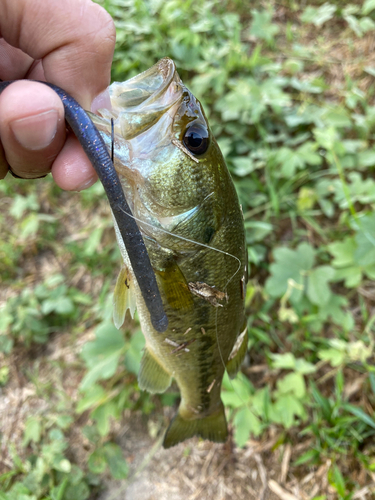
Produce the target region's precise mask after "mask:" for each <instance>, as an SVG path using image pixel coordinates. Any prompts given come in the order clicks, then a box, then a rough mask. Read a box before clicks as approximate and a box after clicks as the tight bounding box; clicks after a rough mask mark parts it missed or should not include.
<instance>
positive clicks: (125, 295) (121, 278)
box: [113, 267, 136, 328]
mask: <svg viewBox="0 0 375 500" xmlns="http://www.w3.org/2000/svg"><path fill="white" fill-rule="evenodd" d="M128 309H129V311H130V314H131V317H132V318H133V316H134V311H135V309H136V302H135V289H134V281H133V278H132V276H131V274H130V273H129V271H128V269H127V268H126V267H123V268H122V269H121V271H120V273H119V275H118V278H117V282H116V286H115V291H114V294H113V322H114V324H115V327H116V328H121V326H122V325H123V323H124V321H125V314H126V311H127V310H128Z"/></svg>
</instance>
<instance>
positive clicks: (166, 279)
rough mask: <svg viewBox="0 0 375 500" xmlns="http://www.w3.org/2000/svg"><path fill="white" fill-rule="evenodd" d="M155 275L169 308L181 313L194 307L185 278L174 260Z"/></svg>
mask: <svg viewBox="0 0 375 500" xmlns="http://www.w3.org/2000/svg"><path fill="white" fill-rule="evenodd" d="M156 275H157V277H158V278H159V279H158V283H159V284H160V287H161V288H162V291H163V294H164V296H165V298H166V300H167V302H168V305H169V307H171V308H172V309H176V310H178V311H181V312H182V311H187V310H188V309H190V308H192V307H194V301H193V297H192V294H191V292H190V290H189V286H188V284H187V282H186V279H185V276H184V275H183V273H182V271H181V269H180V268H179V267H178V265H177V263H176V262H175V261H174V260H170V261H169V262H168V263H167V265H166V267H165V269H164V270H163V271H156Z"/></svg>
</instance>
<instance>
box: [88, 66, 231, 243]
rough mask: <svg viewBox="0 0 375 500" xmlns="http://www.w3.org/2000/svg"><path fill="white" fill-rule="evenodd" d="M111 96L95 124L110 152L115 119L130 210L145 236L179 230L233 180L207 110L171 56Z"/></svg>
mask: <svg viewBox="0 0 375 500" xmlns="http://www.w3.org/2000/svg"><path fill="white" fill-rule="evenodd" d="M109 92H110V99H111V106H112V108H111V109H101V110H99V111H98V113H99V115H100V118H99V117H96V116H95V115H94V122H95V124H96V125H97V127H98V128H99V130H100V131H101V132H102V135H103V137H104V140H105V141H106V143H107V145H108V147H110V143H111V141H112V138H111V125H110V123H111V119H112V120H113V128H114V137H113V140H114V149H115V159H114V163H115V167H116V170H117V172H118V174H119V177H120V179H121V183H122V186H123V188H124V192H125V196H126V198H127V200H128V203H129V205H130V208H131V209H132V212H133V214H134V216H135V217H136V219H137V222H138V223H139V225H140V228H141V230H142V232H143V233H144V234H145V235H150V236H153V237H154V236H155V232H158V229H159V228H162V229H163V228H164V229H167V230H173V229H174V227H175V226H176V225H177V224H180V223H181V221H182V220H184V218H186V217H189V216H190V215H191V214H192V213H193V212H194V211H196V210H197V208H198V207H199V206H200V205H201V204H202V203H203V202H204V200H205V199H206V198H207V197H210V196H212V195H213V193H216V195H219V191H220V189H222V188H223V186H224V184H225V182H226V180H227V178H226V179H223V176H222V175H220V170H221V169H220V166H221V165H224V169H225V171H226V167H225V163H224V159H223V157H222V155H221V152H220V149H219V147H218V145H217V143H216V141H215V139H214V138H213V135H212V132H211V130H210V127H209V124H208V121H207V118H206V116H205V114H204V111H203V109H202V106H201V104H200V102H199V101H198V99H196V98H195V96H194V95H193V94H192V93H191V92H190V91H189V89H188V88H187V87H186V86H185V85H184V84H183V82H182V81H181V78H180V77H179V75H178V73H177V70H176V66H175V63H174V62H173V61H172V60H171V59H169V58H164V59H161V60H160V61H159V62H158V63H157V64H155V65H154V66H153V67H152V68H150V69H148V70H147V71H145V72H143V73H141V74H140V75H137V76H135V77H134V78H131V79H130V80H128V81H126V82H122V83H119V82H115V83H113V84H112V85H111V86H110V88H109ZM91 116H93V115H91ZM228 175H229V174H228ZM224 177H225V176H224ZM142 222H143V224H142ZM160 237H162V235H161V234H158V238H160Z"/></svg>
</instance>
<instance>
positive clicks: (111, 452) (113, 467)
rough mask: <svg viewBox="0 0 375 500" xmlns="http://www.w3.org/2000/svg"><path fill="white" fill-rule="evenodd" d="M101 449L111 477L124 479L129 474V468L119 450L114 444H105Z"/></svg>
mask: <svg viewBox="0 0 375 500" xmlns="http://www.w3.org/2000/svg"><path fill="white" fill-rule="evenodd" d="M102 449H103V454H104V456H105V458H106V461H107V463H108V466H109V470H110V472H111V474H112V477H113V478H114V479H125V478H126V477H127V475H128V472H129V466H128V464H127V463H126V461H125V460H124V457H123V454H122V450H121V448H120V447H119V446H118V445H117V444H115V443H106V444H105V445H104V446H103V448H102Z"/></svg>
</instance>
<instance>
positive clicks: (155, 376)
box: [138, 347, 172, 394]
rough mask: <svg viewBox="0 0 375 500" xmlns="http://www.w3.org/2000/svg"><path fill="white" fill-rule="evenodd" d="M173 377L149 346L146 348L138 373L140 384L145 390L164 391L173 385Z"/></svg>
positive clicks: (153, 392)
mask: <svg viewBox="0 0 375 500" xmlns="http://www.w3.org/2000/svg"><path fill="white" fill-rule="evenodd" d="M171 381H172V377H171V376H170V375H169V373H167V372H166V371H165V370H164V368H163V367H162V366H161V365H160V364H159V363H158V362H157V360H156V359H155V358H154V356H153V355H152V354H151V353H150V352H149V350H148V349H147V347H146V348H145V350H144V353H143V356H142V359H141V367H140V370H139V373H138V385H139V388H140V389H142V390H143V391H148V392H151V393H152V394H155V393H159V394H160V393H162V392H164V391H166V390H167V389H168V387H169V386H170V385H171Z"/></svg>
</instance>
